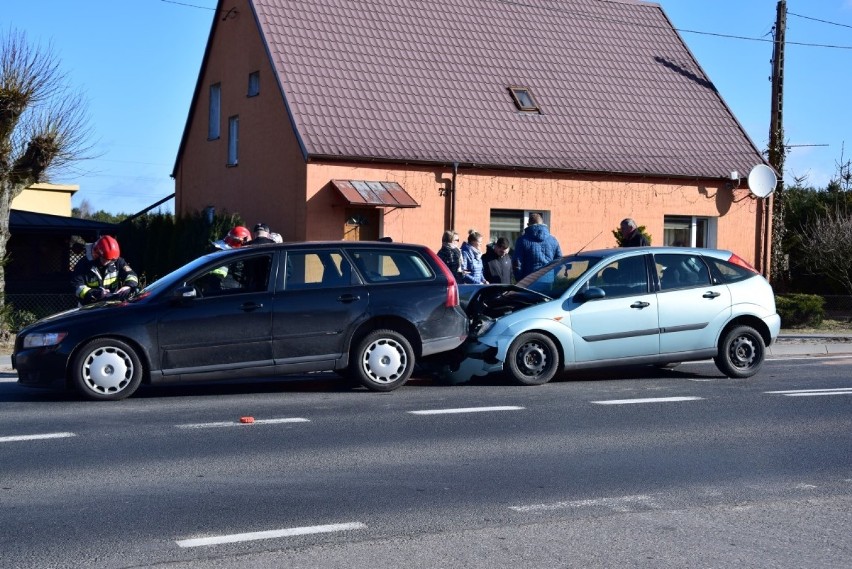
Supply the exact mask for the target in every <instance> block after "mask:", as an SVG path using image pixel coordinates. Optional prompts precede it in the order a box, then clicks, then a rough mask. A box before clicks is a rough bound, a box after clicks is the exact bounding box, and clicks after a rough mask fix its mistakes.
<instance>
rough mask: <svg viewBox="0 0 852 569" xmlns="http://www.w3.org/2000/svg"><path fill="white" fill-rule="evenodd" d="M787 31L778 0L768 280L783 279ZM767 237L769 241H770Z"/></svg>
mask: <svg viewBox="0 0 852 569" xmlns="http://www.w3.org/2000/svg"><path fill="white" fill-rule="evenodd" d="M786 29H787V0H779V2H778V7H777V10H776V15H775V42H774V46H775V47H774V49H773V51H772V111H771V113H770V118H769V164H770V165H772V167H773V168H775V171H776V172H778V182H777V183H776V186H775V192H773V194H772V195H771V196H770V197H768V198H766V199H765V200H764V202H763V215H764V240H763V246H764V251H763V261H762V264H763V267H762V269H763V273H764V275H765V276H766V277H767V278H770V273H771V277H772V278H771V279H770V280H782V281H783V280H785V278H786V275H787V269H788V267H787V265H788V263H787V258H786V256H785V255H784V251H783V248H782V246H781V245H782V242H783V240H784V234H785V231H784V159H785V157H786V156H785V155H786V153H787V149H786V147H785V146H784V36H785V33H786ZM770 235H771V240H770Z"/></svg>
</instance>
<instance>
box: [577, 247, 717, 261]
mask: <svg viewBox="0 0 852 569" xmlns="http://www.w3.org/2000/svg"><path fill="white" fill-rule="evenodd" d="M645 253H653V254H656V255H659V254H681V255H683V254H685V253H689V254H697V255H709V256H711V257H717V258H719V259H728V258H729V257H730V256H731V255H733V253H732V252H731V251H728V250H725V249H706V248H704V247H613V248H610V249H592V250H589V251H579V252H577V253H573V254H571V255H568V256H569V257H570V256H577V257H615V256H627V255H629V254H635V255H641V254H645Z"/></svg>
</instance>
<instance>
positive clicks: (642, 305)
mask: <svg viewBox="0 0 852 569" xmlns="http://www.w3.org/2000/svg"><path fill="white" fill-rule="evenodd" d="M646 306H651V303H650V302H642V301H641V300H637V301H636V302H634V303H633V304H631V305H630V308H645V307H646Z"/></svg>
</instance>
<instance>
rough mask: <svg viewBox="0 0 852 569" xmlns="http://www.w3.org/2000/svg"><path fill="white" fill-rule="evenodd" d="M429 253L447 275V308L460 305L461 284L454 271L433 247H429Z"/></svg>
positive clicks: (445, 304)
mask: <svg viewBox="0 0 852 569" xmlns="http://www.w3.org/2000/svg"><path fill="white" fill-rule="evenodd" d="M427 251H429V254H430V255H431V256H432V259H434V261H435V264H436V265H438V268H439V269H441V272H442V273H444V276H445V277H447V300H445V301H444V306H446V307H447V308H453V307H455V306H458V305H459V285H458V283H457V282H456V278H455V277H454V276H453V273H451V272H450V268H449V267H448V266H447V264H446V263H445V262H444V261H442V260H441V258H440V257H439V256H438V255H436V254H435V252H434V251H432V249H427Z"/></svg>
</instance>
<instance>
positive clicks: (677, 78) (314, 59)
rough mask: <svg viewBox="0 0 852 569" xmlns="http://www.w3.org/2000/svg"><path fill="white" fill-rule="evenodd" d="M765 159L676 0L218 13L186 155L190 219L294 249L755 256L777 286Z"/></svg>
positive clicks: (378, 0)
mask: <svg viewBox="0 0 852 569" xmlns="http://www.w3.org/2000/svg"><path fill="white" fill-rule="evenodd" d="M762 164H765V160H764V158H763V157H762V155H761V152H760V151H759V150H758V149H757V148H756V147H755V145H754V143H753V142H752V141H751V140H750V139H749V137H748V135H747V134H746V133H745V131H744V129H743V128H742V126H741V125H740V124H739V122H738V121H737V119H736V118H735V117H734V116H733V114H732V113H731V110H730V109H729V108H728V106H727V105H726V104H725V102H724V100H723V99H722V97H721V95H720V94H719V93H718V92H717V91H716V89H715V88H714V86H713V83H712V82H711V81H710V80H709V79H708V78H707V76H706V75H705V73H704V72H703V70H702V69H701V67H700V66H699V64H698V62H697V61H696V60H695V58H694V57H693V55H692V54H691V52H690V51H689V49H688V48H687V47H686V45H685V44H684V42H683V40H682V38H681V37H680V36H679V35H678V33H677V32H676V31H675V29H674V28H673V26H672V24H671V22H670V21H669V20H668V18H667V17H666V15H665V13H664V12H663V9H662V7H661V6H660V5H659V4H654V3H648V2H640V1H633V0H608V1H602V0H559V1H557V0H529V1H527V2H507V1H504V0H452V1H450V0H220V1H219V3H218V7H217V11H216V13H215V17H214V19H213V23H212V27H211V31H210V36H209V39H208V43H207V47H206V50H205V54H204V59H203V62H202V65H201V70H200V73H199V77H198V83H197V86H196V89H195V93H194V96H193V99H192V103H191V106H190V109H189V115H188V119H187V123H186V126H185V130H184V133H183V137H182V140H181V143H180V148H179V150H178V155H177V159H176V162H175V167H174V170H173V174H172V175H173V177H174V179H175V193H176V211H177V212H179V213H188V212H191V211H194V210H203V209H204V208H206V207H210V206H212V207H215V208H216V209H217V210H218V211H227V212H231V213H239V214H240V215H241V216H242V217H243V219H245V220H246V223H247V224H249V225H252V224H254V223H255V222H257V221H264V222H266V223H268V224H269V225H270V226H271V227H272V229H273V230H274V231H278V232H279V233H281V234H282V235H283V236H284V238H285V240H296V241H298V240H313V239H376V238H378V237H379V236H390V237H392V238H393V239H394V240H396V241H408V242H418V243H425V244H428V245H432V246H433V247H434V248H437V247H439V246H440V235H441V233H442V231H443V230H444V229H447V228H454V229H455V230H457V231H458V232H459V233H460V234H462V236H463V238H464V235H465V234H466V232H467V230H468V229H469V228H476V229H477V230H478V231H480V232H482V233H483V234H485V235H486V236H487V237H488V238H490V239H491V240H493V239H496V238H497V237H498V236H501V235H502V236H507V237H509V238H510V239H514V238H515V237H516V236H517V235H518V234H519V233H520V232H521V231H522V229H523V227H524V226H525V222H526V218H527V216H528V214H529V213H530V212H533V211H539V212H542V213H543V214H544V216H545V220H546V222H547V223H548V225H549V226H550V228H551V231H552V233H553V234H554V235H556V236H557V237H558V238H559V240H560V242H561V243H562V248H563V251H565V252H570V251H572V250H577V249H579V248H581V247H590V248H597V247H600V248H605V247H612V246H615V240H614V238H613V236H612V234H611V231H612V230H613V229H615V228H617V226H618V222H619V221H620V220H621V219H622V218H624V217H628V216H629V217H633V218H635V219H636V220H637V221H638V222H639V223H640V224H641V225H645V226H646V228H647V231H648V233H649V234H650V235H651V236H652V239H653V244H654V245H663V244H677V243H685V244H695V245H697V246H712V247H720V248H727V249H732V250H734V251H736V252H737V253H738V254H740V255H741V256H742V257H744V258H746V259H748V260H749V261H751V262H753V263H755V264H756V265H758V266H759V267H760V268H762V269H764V270H765V266H763V267H761V265H765V263H764V261H763V260H764V259H766V258H768V256H767V254H766V248H767V247H768V237H767V236H766V235H765V231H764V230H763V229H764V228H765V227H767V226H768V225H767V219H768V215H771V208H770V206H771V204H770V203H768V202H769V200H765V199H759V198H756V197H755V196H754V195H752V194H751V193H750V191H749V188H748V187H747V185H748V181H747V174H748V172H749V171H751V169H752V168H753V167H754V166H756V165H762Z"/></svg>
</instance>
